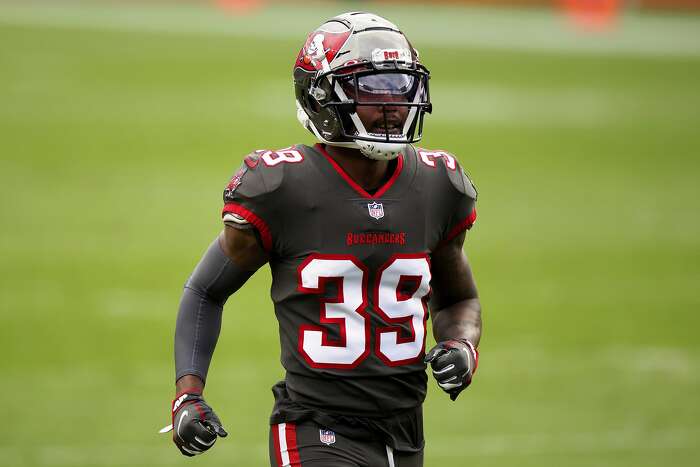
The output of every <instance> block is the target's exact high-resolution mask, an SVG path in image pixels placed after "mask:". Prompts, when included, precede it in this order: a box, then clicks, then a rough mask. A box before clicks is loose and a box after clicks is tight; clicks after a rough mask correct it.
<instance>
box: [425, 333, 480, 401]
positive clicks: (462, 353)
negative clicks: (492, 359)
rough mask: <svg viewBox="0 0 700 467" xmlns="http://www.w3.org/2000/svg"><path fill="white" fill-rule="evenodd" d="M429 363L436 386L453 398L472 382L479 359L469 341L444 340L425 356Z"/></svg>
mask: <svg viewBox="0 0 700 467" xmlns="http://www.w3.org/2000/svg"><path fill="white" fill-rule="evenodd" d="M424 361H425V363H430V366H431V367H432V369H433V376H434V377H435V379H436V380H437V383H438V386H440V387H441V388H442V390H443V391H445V392H446V393H448V394H449V395H450V399H452V400H455V399H457V396H458V395H459V393H460V392H462V391H464V390H465V389H466V388H467V386H469V384H470V383H471V382H472V376H473V375H474V371H476V367H477V364H478V361H479V354H478V352H477V350H476V349H475V348H474V346H473V345H472V344H471V342H469V341H467V340H466V339H465V340H462V339H460V340H454V339H450V340H446V341H442V342H438V344H437V345H436V346H435V347H433V348H432V349H431V350H430V352H428V354H427V355H426V356H425V359H424Z"/></svg>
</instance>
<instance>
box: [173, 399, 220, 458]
mask: <svg viewBox="0 0 700 467" xmlns="http://www.w3.org/2000/svg"><path fill="white" fill-rule="evenodd" d="M172 415H173V424H172V430H173V442H174V443H175V445H176V446H177V447H178V449H179V450H180V452H181V453H182V454H183V455H185V456H188V457H192V456H196V455H197V454H201V453H203V452H204V451H206V450H207V449H209V448H211V447H212V446H213V445H214V443H215V442H216V439H217V437H222V438H224V437H226V436H228V433H227V432H226V430H224V427H223V426H221V421H220V420H219V417H217V416H216V414H215V413H214V411H213V410H212V408H211V407H209V406H208V405H207V403H206V402H204V399H203V398H202V395H201V394H196V393H185V394H181V395H180V396H179V397H177V398H175V400H173V409H172Z"/></svg>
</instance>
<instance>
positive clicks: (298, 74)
mask: <svg viewBox="0 0 700 467" xmlns="http://www.w3.org/2000/svg"><path fill="white" fill-rule="evenodd" d="M429 78H430V72H429V71H428V69H427V68H425V67H424V66H423V65H422V64H421V63H420V62H419V60H418V52H417V51H416V50H415V49H414V48H413V46H412V45H411V43H410V42H409V41H408V39H406V37H405V36H404V35H403V33H402V32H401V31H400V30H399V29H398V28H397V27H396V25H394V24H393V23H391V22H389V21H387V20H386V19H384V18H382V17H380V16H377V15H374V14H371V13H364V12H351V13H344V14H342V15H339V16H336V17H334V18H332V19H330V20H328V21H326V22H325V23H323V24H322V25H321V26H320V27H319V28H318V29H316V30H315V31H313V32H312V33H311V34H309V37H308V38H307V40H306V43H305V44H304V46H303V47H302V48H301V51H300V52H299V55H298V57H297V60H296V63H295V65H294V89H295V94H296V105H297V118H298V119H299V122H300V123H301V124H302V125H303V126H304V127H305V128H307V129H308V130H309V131H311V132H312V133H313V134H314V135H315V136H316V138H318V140H319V141H321V142H322V143H325V144H330V145H333V146H342V147H349V148H356V149H359V150H360V151H361V152H362V154H364V155H365V156H367V157H369V158H371V159H377V160H390V159H393V158H395V157H396V156H398V154H399V153H400V152H402V151H404V150H405V147H406V145H407V144H410V143H414V142H416V141H419V140H420V139H421V137H422V131H423V117H424V115H425V113H426V112H428V113H430V112H431V110H432V106H431V104H430V94H429V92H428V79H429ZM363 120H364V121H363Z"/></svg>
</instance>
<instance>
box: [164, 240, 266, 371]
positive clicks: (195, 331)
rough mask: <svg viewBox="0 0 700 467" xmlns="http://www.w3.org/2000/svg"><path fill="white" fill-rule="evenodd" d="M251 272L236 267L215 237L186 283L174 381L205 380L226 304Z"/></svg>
mask: <svg viewBox="0 0 700 467" xmlns="http://www.w3.org/2000/svg"><path fill="white" fill-rule="evenodd" d="M251 275H253V272H252V271H245V270H243V269H241V268H239V267H238V266H236V265H235V264H234V263H233V262H232V261H231V259H230V258H229V257H228V256H226V255H225V254H224V252H223V250H222V249H221V245H219V239H218V238H217V239H215V240H214V242H213V243H212V244H211V245H210V246H209V249H208V250H207V252H206V253H205V254H204V256H203V257H202V259H201V260H200V261H199V264H197V267H196V268H195V269H194V272H193V273H192V275H191V276H190V278H189V279H188V280H187V283H185V290H184V292H183V294H182V299H181V300H180V310H179V312H178V315H177V324H176V325H175V380H176V381H177V380H178V379H180V378H181V377H183V376H184V375H196V376H199V377H200V378H202V381H205V380H206V377H207V371H208V370H209V363H210V362H211V357H212V355H213V354H214V348H215V347H216V341H217V339H218V338H219V331H220V330H221V314H222V311H223V309H224V303H226V300H227V299H228V297H229V296H231V295H232V294H233V293H234V292H235V291H236V290H238V289H239V288H240V287H241V286H242V285H243V284H244V283H245V281H247V280H248V278H249V277H250V276H251Z"/></svg>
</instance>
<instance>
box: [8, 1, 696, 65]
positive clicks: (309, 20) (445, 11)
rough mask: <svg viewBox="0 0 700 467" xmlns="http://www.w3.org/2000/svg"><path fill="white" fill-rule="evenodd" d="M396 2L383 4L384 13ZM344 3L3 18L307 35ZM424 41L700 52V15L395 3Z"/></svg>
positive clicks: (399, 18)
mask: <svg viewBox="0 0 700 467" xmlns="http://www.w3.org/2000/svg"><path fill="white" fill-rule="evenodd" d="M387 8H390V6H377V8H376V11H377V12H378V13H382V12H383V10H386V9H387ZM336 13H338V11H337V8H336V7H327V6H319V5H314V6H313V7H308V6H301V5H297V6H286V5H275V6H274V7H271V8H268V9H265V10H262V11H260V12H257V13H255V14H253V15H251V16H235V15H230V14H225V13H223V12H221V11H218V10H216V9H214V8H211V7H207V6H196V5H194V6H186V5H169V6H165V5H163V6H153V5H151V6H139V5H134V4H129V5H94V4H93V5H90V4H82V5H76V4H74V3H70V2H68V3H63V2H61V3H60V4H30V5H18V4H16V3H10V4H6V3H3V4H0V24H6V25H24V26H40V27H53V28H68V29H85V30H109V31H120V32H129V31H139V32H154V33H168V34H196V35H225V36H239V37H260V38H272V39H289V40H296V41H297V42H299V43H301V42H302V41H303V38H304V37H305V34H306V33H308V31H309V30H310V29H311V28H313V27H315V26H316V25H318V23H319V22H320V21H321V19H322V18H325V17H327V16H332V15H333V14H336ZM387 15H389V16H391V19H392V20H393V21H395V22H396V23H398V24H399V25H401V27H402V28H403V30H404V31H405V32H406V33H407V34H408V35H409V36H410V37H411V38H412V41H413V42H414V43H416V44H420V45H421V46H422V47H430V46H439V47H450V48H464V47H479V48H487V49H489V48H490V49H501V50H520V51H523V50H524V51H533V52H552V53H567V54H572V53H576V54H616V55H640V56H654V57H667V56H668V57H677V56H690V57H698V56H700V17H698V16H689V17H680V16H668V15H667V16H660V15H657V16H654V15H651V14H645V15H639V14H628V15H627V16H625V17H624V18H623V19H622V20H621V26H622V27H620V28H619V29H618V30H617V31H612V32H610V33H605V34H589V35H584V34H580V33H577V32H575V31H573V30H571V28H569V27H567V25H566V22H565V20H564V19H563V18H562V17H560V16H558V15H557V14H555V13H554V12H551V11H545V10H507V9H488V8H453V7H434V8H431V9H430V10H426V9H425V8H424V7H416V6H412V7H405V8H402V9H401V11H393V9H389V10H387Z"/></svg>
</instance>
